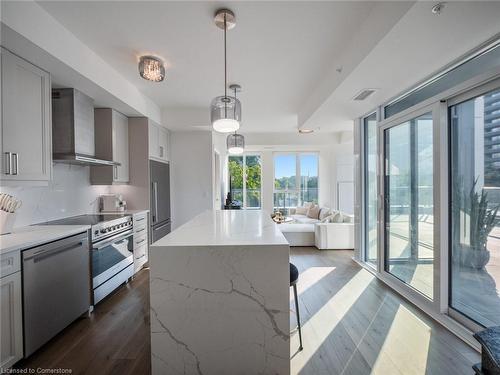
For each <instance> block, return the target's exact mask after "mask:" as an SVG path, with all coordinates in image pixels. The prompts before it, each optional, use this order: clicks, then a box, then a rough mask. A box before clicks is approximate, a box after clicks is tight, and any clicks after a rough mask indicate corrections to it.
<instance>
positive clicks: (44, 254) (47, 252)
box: [24, 241, 84, 263]
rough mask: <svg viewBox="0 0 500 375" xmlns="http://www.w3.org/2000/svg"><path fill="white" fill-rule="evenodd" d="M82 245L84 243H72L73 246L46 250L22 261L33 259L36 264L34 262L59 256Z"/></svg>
mask: <svg viewBox="0 0 500 375" xmlns="http://www.w3.org/2000/svg"><path fill="white" fill-rule="evenodd" d="M83 243H84V241H78V242H74V243H73V244H69V245H65V246H59V247H56V248H55V249H47V250H41V251H37V252H36V253H34V254H33V255H32V256H28V257H25V258H24V260H30V259H33V261H34V262H35V263H36V262H39V261H41V260H43V259H46V258H49V257H51V256H52V255H56V254H59V253H62V252H65V251H69V250H73V249H76V248H79V247H82V246H83Z"/></svg>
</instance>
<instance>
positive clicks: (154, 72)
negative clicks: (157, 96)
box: [139, 56, 165, 82]
mask: <svg viewBox="0 0 500 375" xmlns="http://www.w3.org/2000/svg"><path fill="white" fill-rule="evenodd" d="M139 74H140V75H141V77H142V78H144V79H146V80H148V81H153V82H161V81H163V80H164V79H165V66H164V65H163V61H161V60H160V59H159V58H158V57H154V56H141V58H140V59H139Z"/></svg>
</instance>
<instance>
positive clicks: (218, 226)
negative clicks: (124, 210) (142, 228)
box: [152, 210, 288, 246]
mask: <svg viewBox="0 0 500 375" xmlns="http://www.w3.org/2000/svg"><path fill="white" fill-rule="evenodd" d="M197 245H202V246H234V245H288V242H287V240H286V239H285V237H284V236H283V234H282V233H281V231H280V230H279V228H278V224H276V223H275V222H274V221H273V220H272V219H271V216H270V215H269V213H268V212H266V211H261V210H208V211H205V212H203V213H202V214H200V215H198V216H196V217H194V218H193V219H192V220H191V221H189V222H187V223H185V224H183V225H181V226H180V227H179V228H177V229H175V230H174V231H173V232H172V233H170V234H168V235H167V236H165V237H163V238H162V239H160V240H158V241H157V242H155V243H154V244H153V245H152V246H197Z"/></svg>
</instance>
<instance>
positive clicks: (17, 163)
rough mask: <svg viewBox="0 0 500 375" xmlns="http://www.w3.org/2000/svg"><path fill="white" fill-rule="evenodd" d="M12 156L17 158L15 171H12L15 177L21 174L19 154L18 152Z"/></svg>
mask: <svg viewBox="0 0 500 375" xmlns="http://www.w3.org/2000/svg"><path fill="white" fill-rule="evenodd" d="M12 156H13V157H15V158H16V159H15V163H14V166H15V167H16V169H15V171H12V174H13V175H17V174H18V173H19V154H18V153H17V152H14V153H12Z"/></svg>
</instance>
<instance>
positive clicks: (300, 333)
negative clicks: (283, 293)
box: [293, 284, 302, 350]
mask: <svg viewBox="0 0 500 375" xmlns="http://www.w3.org/2000/svg"><path fill="white" fill-rule="evenodd" d="M293 298H294V299H295V311H296V312H297V325H298V327H299V343H300V346H299V350H302V330H301V327H300V314H299V300H298V298H297V284H293Z"/></svg>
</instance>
